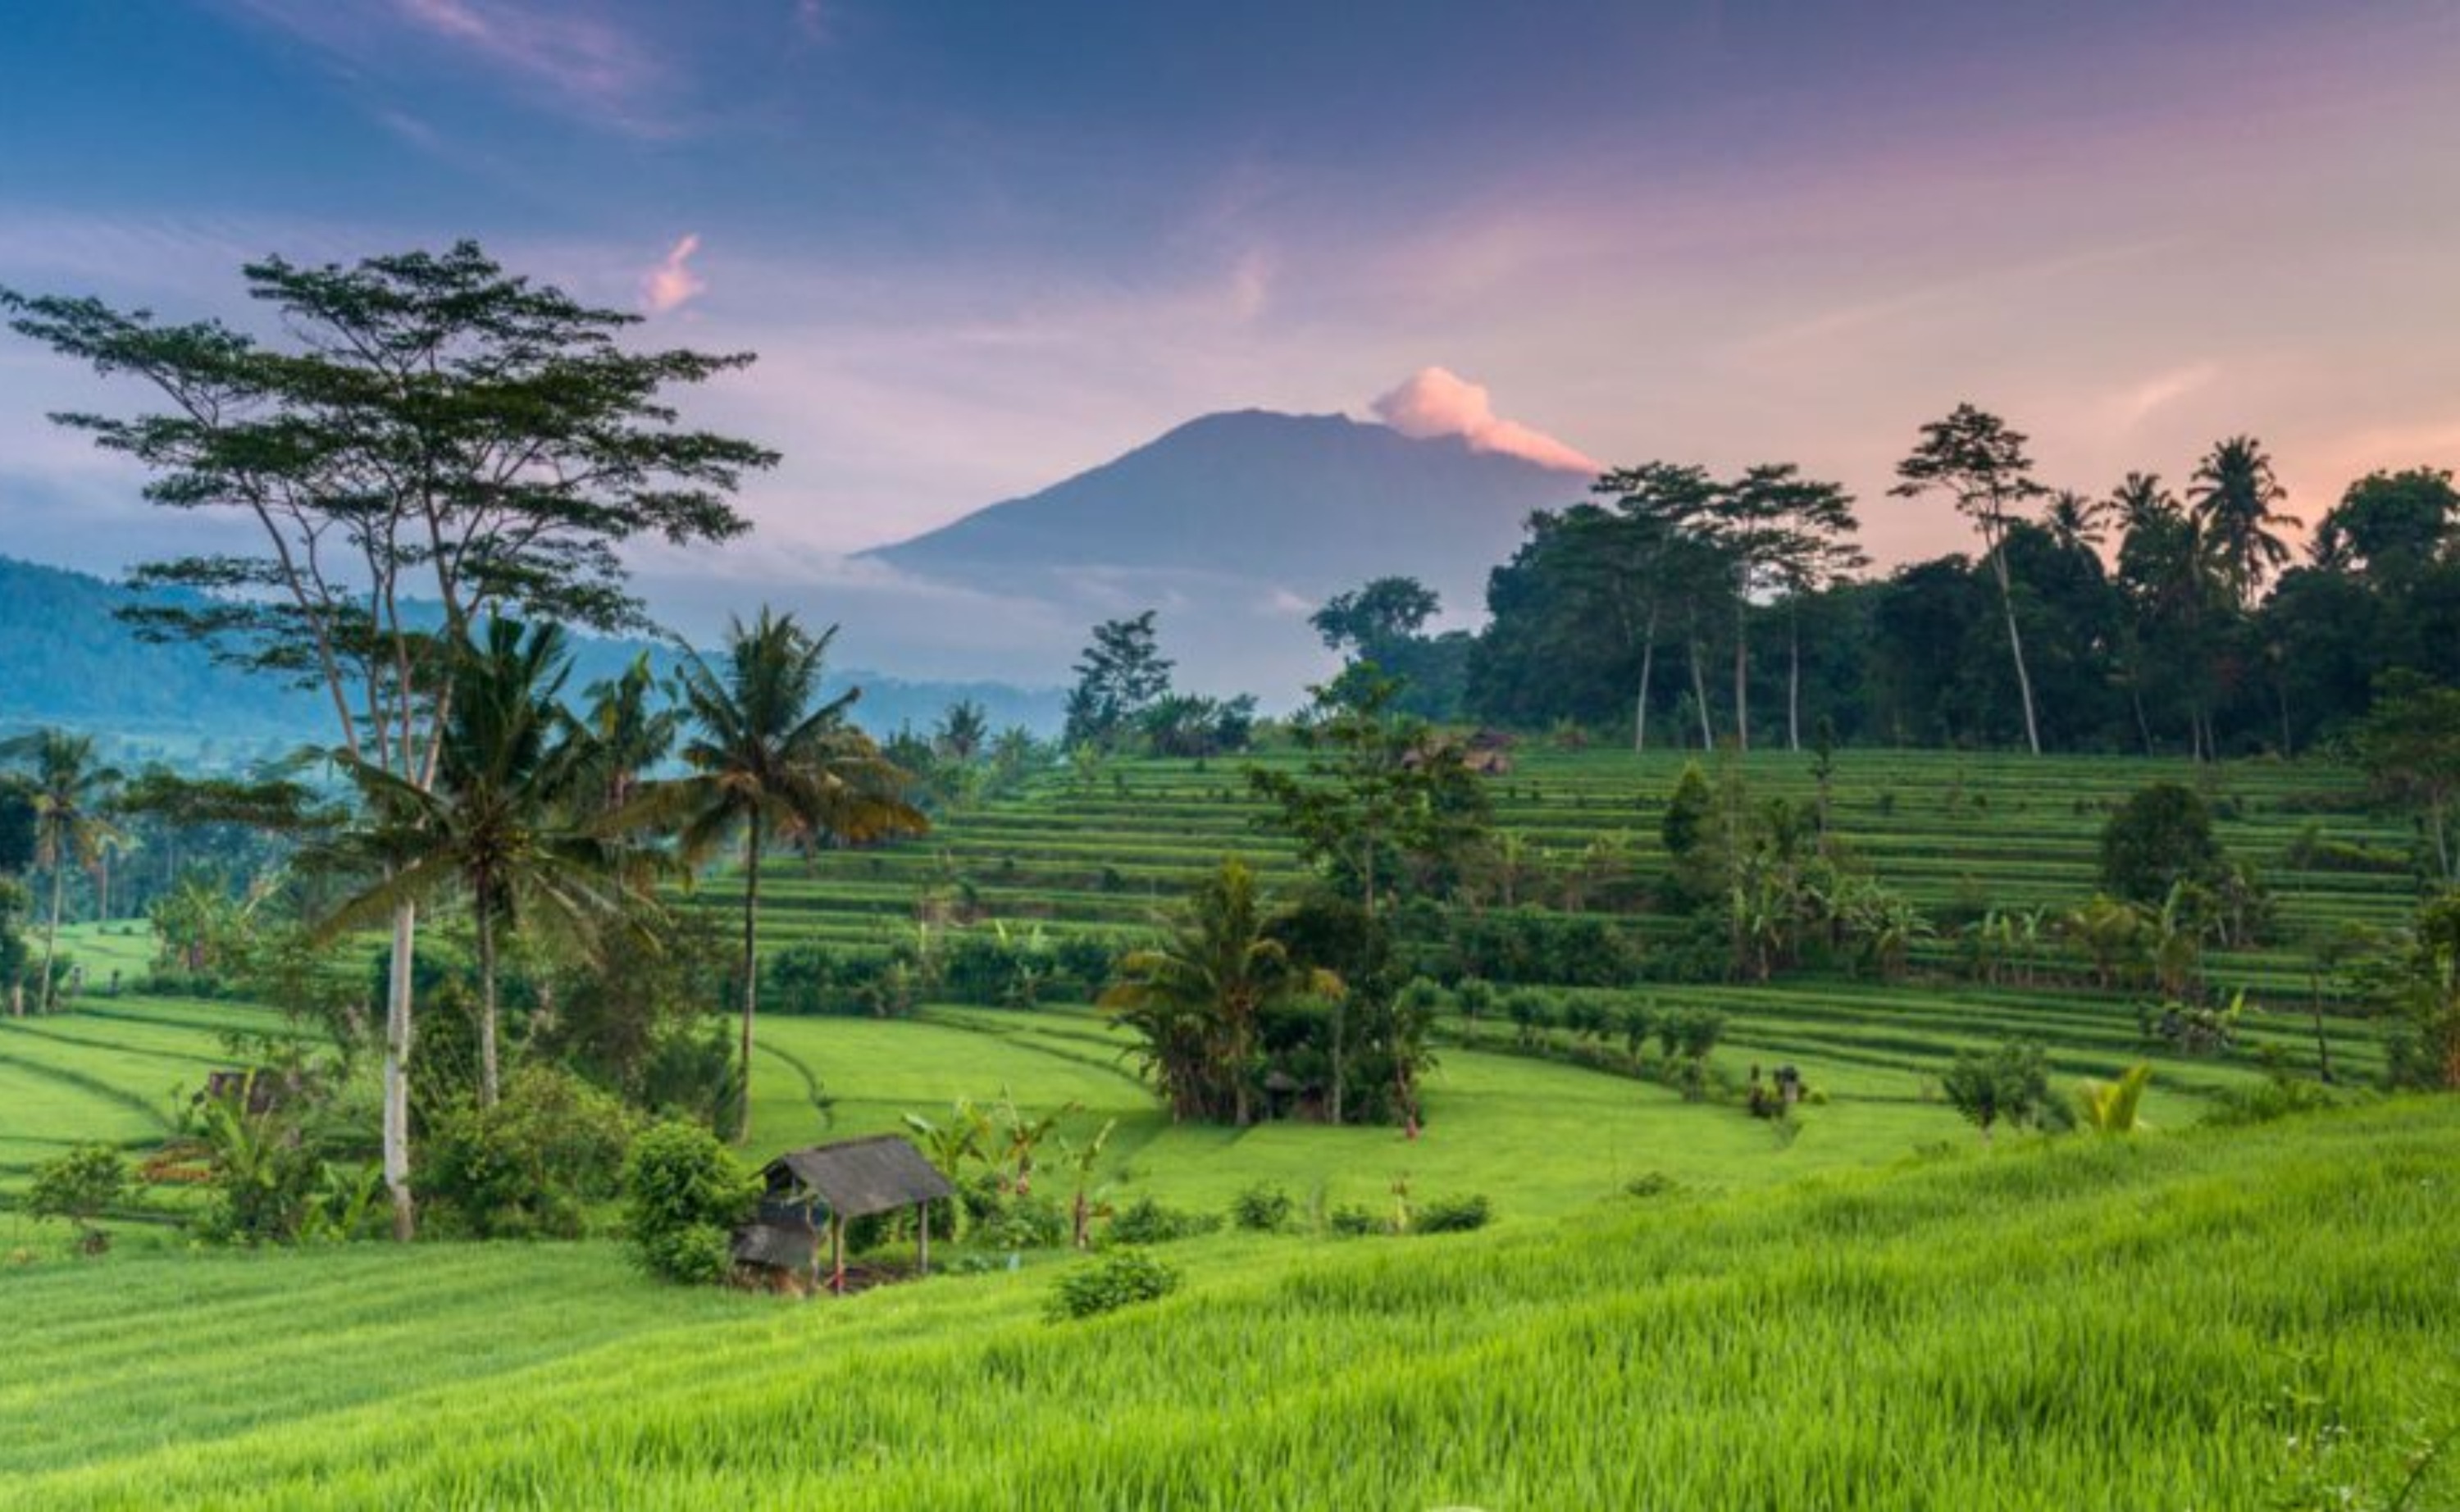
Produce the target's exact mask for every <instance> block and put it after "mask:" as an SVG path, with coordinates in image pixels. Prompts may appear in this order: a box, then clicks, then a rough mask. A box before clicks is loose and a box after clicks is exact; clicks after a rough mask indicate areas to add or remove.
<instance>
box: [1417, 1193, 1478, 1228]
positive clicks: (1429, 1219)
mask: <svg viewBox="0 0 2460 1512" xmlns="http://www.w3.org/2000/svg"><path fill="white" fill-rule="evenodd" d="M1494 1218H1495V1205H1494V1204H1493V1203H1489V1202H1488V1201H1487V1200H1486V1198H1485V1196H1484V1195H1483V1194H1478V1195H1474V1196H1470V1197H1431V1198H1429V1199H1427V1200H1426V1201H1425V1202H1423V1203H1419V1204H1418V1205H1417V1207H1416V1208H1415V1209H1413V1210H1412V1211H1411V1212H1410V1231H1411V1232H1412V1233H1420V1234H1465V1233H1468V1232H1469V1231H1470V1230H1472V1229H1476V1228H1484V1227H1485V1226H1486V1225H1488V1224H1489V1223H1491V1222H1493V1220H1494Z"/></svg>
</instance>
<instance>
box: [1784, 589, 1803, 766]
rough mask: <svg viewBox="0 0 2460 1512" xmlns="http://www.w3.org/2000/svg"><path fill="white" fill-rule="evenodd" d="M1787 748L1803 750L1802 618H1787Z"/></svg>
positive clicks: (1792, 614) (1795, 615) (1792, 615)
mask: <svg viewBox="0 0 2460 1512" xmlns="http://www.w3.org/2000/svg"><path fill="white" fill-rule="evenodd" d="M1785 748H1786V749H1787V750H1788V751H1793V752H1799V751H1800V750H1801V749H1802V616H1801V615H1800V614H1799V613H1798V612H1793V611H1791V610H1789V611H1788V613H1787V614H1786V617H1785Z"/></svg>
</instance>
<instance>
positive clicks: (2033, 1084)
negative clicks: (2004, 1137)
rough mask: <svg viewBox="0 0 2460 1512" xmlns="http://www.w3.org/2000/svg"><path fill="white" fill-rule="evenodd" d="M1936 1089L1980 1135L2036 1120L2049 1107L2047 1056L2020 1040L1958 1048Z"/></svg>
mask: <svg viewBox="0 0 2460 1512" xmlns="http://www.w3.org/2000/svg"><path fill="white" fill-rule="evenodd" d="M1940 1091H1941V1092H1942V1093H1944V1094H1945V1095H1946V1097H1947V1100H1948V1101H1949V1102H1950V1103H1951V1104H1953V1105H1954V1106H1955V1108H1956V1111H1957V1112H1958V1113H1960V1114H1962V1115H1963V1117H1964V1119H1965V1121H1966V1122H1968V1123H1970V1124H1972V1125H1973V1126H1974V1127H1975V1128H1977V1129H1980V1130H1981V1131H1982V1137H1983V1139H1988V1138H1989V1137H1990V1131H1991V1129H1992V1128H1993V1127H1995V1126H1997V1125H1999V1124H2002V1123H2006V1124H2014V1125H2023V1124H2027V1123H2032V1122H2035V1121H2037V1120H2038V1119H2040V1118H2042V1117H2043V1115H2045V1114H2046V1113H2047V1112H2048V1111H2049V1109H2050V1107H2051V1106H2052V1101H2051V1097H2050V1073H2049V1065H2048V1061H2047V1060H2046V1057H2045V1056H2044V1054H2043V1053H2042V1047H2041V1046H2039V1045H2033V1044H2027V1043H2025V1041H2023V1040H2009V1041H2008V1042H2007V1043H2005V1044H2004V1045H2001V1046H1999V1047H1998V1048H1997V1049H1995V1050H1988V1051H1981V1050H1961V1051H1958V1052H1957V1054H1956V1063H1955V1064H1954V1065H1952V1066H1950V1067H1949V1068H1948V1070H1947V1074H1946V1075H1943V1076H1941V1077H1940Z"/></svg>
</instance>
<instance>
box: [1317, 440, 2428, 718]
mask: <svg viewBox="0 0 2460 1512" xmlns="http://www.w3.org/2000/svg"><path fill="white" fill-rule="evenodd" d="M2024 444H2025V437H2023V436H2022V435H2020V434H2018V433H2015V432H2012V431H2008V430H2006V428H2005V427H2004V425H2002V424H2000V423H1999V422H1998V421H1996V420H1995V418H1994V417H1992V416H1989V415H1983V414H1982V413H1981V412H1978V411H1973V410H1971V409H1970V408H1969V407H1968V408H1964V409H1960V410H1959V411H1958V412H1957V413H1956V414H1955V415H1951V416H1950V417H1949V418H1948V419H1946V420H1943V421H1940V422H1939V423H1938V424H1936V425H1934V426H1932V427H1929V428H1928V429H1927V430H1926V431H1925V434H1924V437H1923V441H1922V444H1921V445H1920V446H1919V447H1918V448H1917V449H1916V451H1915V452H1914V453H1913V455H1911V456H1909V457H1908V458H1906V460H1905V462H1904V463H1903V464H1902V465H1901V466H1900V469H1899V476H1900V478H1901V479H1902V481H1901V482H1900V484H1899V486H1898V488H1897V489H1896V490H1895V491H1896V492H1898V493H1900V494H1918V493H1926V492H1931V491H1941V492H1944V493H1946V494H1947V495H1948V496H1949V497H1950V498H1951V499H1952V500H1954V501H1955V502H1956V503H1957V504H1958V506H1959V508H1960V509H1961V510H1962V512H1964V513H1965V514H1966V515H1968V517H1970V518H1972V519H1974V521H1975V522H1976V524H1977V527H1978V530H1979V534H1980V537H1981V549H1980V551H1979V552H1978V553H1973V554H1967V553H1950V554H1947V555H1944V556H1940V557H1937V558H1933V559H1930V560H1927V561H1921V562H1916V563H1911V564H1905V565H1903V566H1900V567H1898V568H1896V569H1895V570H1893V571H1891V572H1889V573H1887V574H1886V575H1884V576H1880V577H1870V576H1865V575H1861V574H1859V573H1857V572H1856V571H1855V568H1856V567H1857V566H1858V565H1859V564H1860V557H1859V553H1858V552H1856V550H1855V549H1854V548H1853V545H1852V531H1853V527H1854V517H1853V513H1852V502H1851V500H1848V499H1847V498H1846V497H1845V496H1844V494H1843V491H1842V490H1841V489H1839V488H1837V487H1835V485H1833V484H1820V483H1814V482H1811V481H1808V480H1806V479H1801V478H1800V477H1799V476H1798V475H1796V474H1794V473H1793V471H1792V469H1790V468H1782V467H1758V468H1753V469H1751V470H1750V471H1749V472H1747V473H1746V474H1744V475H1743V476H1742V477H1740V478H1738V479H1730V480H1721V479H1714V478H1711V477H1709V476H1708V475H1707V474H1706V473H1705V472H1703V471H1702V470H1700V469H1698V468H1695V467H1686V466H1676V465H1672V464H1667V463H1650V464H1647V465H1645V466H1642V467H1635V468H1626V469H1621V470H1618V471H1615V472H1611V473H1608V474H1606V475H1605V476H1603V477H1602V478H1601V479H1599V480H1598V481H1597V483H1596V484H1595V486H1594V487H1593V489H1592V491H1591V492H1592V498H1591V499H1590V500H1587V501H1584V502H1581V503H1578V504H1574V505H1571V506H1568V507H1566V508H1563V509H1560V510H1547V511H1540V512H1538V514H1536V515H1534V516H1532V517H1531V519H1530V521H1529V524H1528V534H1527V538H1526V540H1525V541H1524V542H1523V543H1522V544H1521V546H1520V548H1519V549H1518V550H1517V551H1516V553H1515V554H1514V556H1513V558H1512V560H1511V561H1509V562H1507V563H1505V564H1501V565H1499V566H1497V567H1496V568H1495V571H1494V572H1493V574H1492V575H1491V577H1490V579H1489V584H1488V589H1487V607H1488V610H1489V613H1490V614H1491V616H1492V619H1491V622H1490V624H1489V625H1488V626H1487V628H1485V630H1484V631H1482V632H1481V633H1480V634H1478V635H1477V636H1475V637H1474V638H1473V637H1469V636H1464V635H1459V634H1457V633H1455V634H1453V635H1450V636H1443V637H1431V636H1426V635H1423V634H1421V633H1419V627H1420V626H1421V625H1422V624H1423V623H1424V621H1425V619H1426V618H1427V617H1428V615H1429V613H1430V612H1431V606H1421V605H1411V606H1410V607H1411V609H1412V610H1413V615H1414V617H1408V616H1405V617H1403V618H1401V619H1397V620H1396V619H1393V618H1391V617H1389V616H1388V617H1387V618H1386V619H1384V620H1383V621H1380V622H1378V623H1376V624H1374V625H1372V626H1371V627H1370V628H1368V629H1367V631H1366V632H1365V633H1360V632H1359V631H1358V629H1357V628H1356V627H1354V626H1352V625H1351V624H1350V623H1349V622H1350V620H1351V619H1353V618H1355V616H1354V615H1352V614H1348V613H1335V612H1334V611H1335V610H1342V609H1345V608H1347V607H1354V606H1355V604H1356V603H1357V602H1358V601H1359V600H1360V599H1361V598H1362V597H1374V598H1382V599H1388V600H1394V601H1398V600H1400V599H1402V598H1404V597H1406V596H1404V595H1399V594H1397V593H1396V592H1395V590H1394V589H1393V588H1392V587H1391V586H1369V588H1368V590H1364V591H1363V592H1362V594H1360V595H1347V596H1345V598H1344V599H1343V600H1336V601H1335V603H1334V605H1333V606H1330V607H1327V616H1328V617H1329V619H1330V620H1331V623H1328V624H1326V625H1325V627H1324V628H1325V631H1326V636H1325V638H1326V641H1327V643H1328V644H1332V645H1335V646H1336V647H1337V648H1339V649H1341V650H1346V651H1350V652H1352V653H1354V654H1358V655H1361V656H1365V657H1368V658H1371V659H1374V660H1377V661H1378V662H1379V663H1381V664H1383V665H1386V666H1388V667H1400V666H1406V667H1408V668H1409V669H1410V671H1411V672H1412V674H1413V676H1414V680H1415V681H1416V682H1417V684H1418V686H1417V687H1416V688H1415V690H1414V692H1413V699H1414V701H1415V702H1416V703H1417V704H1418V705H1419V706H1420V707H1422V708H1428V709H1430V710H1431V711H1433V712H1437V713H1443V714H1447V715H1451V716H1455V717H1462V718H1468V719H1474V720H1479V721H1483V722H1486V723H1490V724H1495V725H1504V726H1515V727H1520V728H1544V727H1547V726H1551V725H1556V724H1559V723H1563V722H1567V721H1568V722H1571V723H1575V724H1578V725H1580V726H1583V727H1587V728H1590V729H1603V730H1613V731H1615V732H1617V733H1618V735H1620V737H1622V738H1624V739H1627V740H1629V741H1631V742H1632V743H1633V744H1635V745H1645V744H1647V743H1648V742H1650V741H1656V742H1658V743H1660V744H1664V743H1667V742H1673V743H1677V744H1686V745H1693V746H1701V745H1714V744H1721V743H1726V742H1731V743H1734V744H1738V745H1741V746H1743V747H1745V748H1749V747H1750V746H1752V745H1760V744H1776V743H1780V742H1781V743H1783V744H1784V745H1786V746H1788V747H1789V748H1792V749H1800V748H1802V747H1803V746H1805V745H1806V744H1807V743H1808V742H1809V739H1810V735H1811V732H1812V731H1813V730H1814V729H1816V728H1818V727H1819V726H1820V725H1821V724H1822V723H1823V722H1824V723H1825V724H1826V725H1827V726H1828V727H1829V728H1831V729H1832V730H1833V731H1834V733H1835V735H1836V737H1837V738H1839V739H1840V740H1844V741H1847V742H1855V743H1863V744H1874V745H1943V746H1976V747H1986V746H2003V747H2004V746H2018V747H2022V746H2024V745H2025V744H2027V743H2028V742H2030V743H2032V744H2034V745H2036V746H2038V747H2040V748H2045V749H2056V750H2066V751H2131V752H2142V753H2145V754H2160V753H2180V754H2186V755H2192V756H2202V757H2211V756H2221V755H2230V754H2249V753H2256V752H2262V751H2274V752H2285V753H2294V752H2296V751H2299V750H2301V749H2304V748H2305V747H2307V746H2308V745H2311V744H2313V743H2314V742H2315V741H2317V740H2318V739H2321V738H2324V737H2327V736H2330V735H2335V734H2336V733H2339V732H2341V731H2343V730H2344V729H2346V728H2347V727H2349V725H2350V724H2351V722H2352V721H2353V720H2355V719H2357V718H2358V717H2359V716H2361V715H2363V714H2364V713H2365V712H2366V711H2367V709H2368V707H2369V706H2370V702H2371V699H2372V697H2373V692H2374V690H2375V688H2376V686H2377V683H2378V681H2379V680H2380V679H2382V678H2384V677H2385V676H2386V674H2390V673H2396V672H2404V671H2406V672H2412V673H2415V674H2418V675H2420V676H2423V677H2424V678H2426V679H2427V680H2428V681H2430V682H2433V683H2438V684H2446V685H2449V684H2450V683H2452V682H2455V681H2460V491H2455V489H2454V488H2453V485H2452V481H2451V476H2450V474H2449V473H2448V472H2445V471H2441V470H2437V469H2432V468H2415V469H2411V470H2408V471H2405V472H2398V473H2376V474H2372V475H2369V476H2368V477H2366V478H2364V479H2359V480H2358V481H2357V482H2355V483H2353V484H2351V485H2350V486H2349V488H2348V489H2347V491H2346V492H2345V493H2344V494H2343V497H2342V498H2341V500H2339V501H2338V502H2337V503H2336V504H2335V505H2334V506H2333V507H2332V508H2331V509H2330V510H2329V511H2328V512H2326V513H2325V514H2324V515H2323V516H2322V518H2321V519H2320V520H2316V521H2313V522H2311V524H2312V525H2313V529H2312V531H2311V534H2310V536H2309V539H2308V541H2307V542H2306V544H2305V548H2304V551H2303V553H2302V555H2301V554H2300V553H2296V552H2293V550H2292V548H2291V546H2290V544H2289V542H2288V540H2287V538H2286V536H2285V534H2284V532H2285V530H2286V529H2287V527H2289V526H2290V525H2291V524H2292V523H2293V522H2292V521H2291V520H2290V519H2289V518H2288V517H2286V516H2284V515H2283V514H2281V513H2280V504H2281V502H2282V500H2283V495H2282V491H2281V489H2280V485H2279V484H2278V482H2277V481H2276V480H2275V479H2274V475H2273V468H2272V463H2271V460H2270V458H2268V457H2266V455H2265V454H2264V452H2263V450H2262V448H2261V446H2260V445H2259V443H2258V442H2256V441H2255V440H2254V439H2252V438H2249V437H2233V438H2230V439H2227V440H2224V441H2222V442H2220V443H2218V444H2217V445H2216V446H2215V447H2214V448H2213V449H2212V451H2211V452H2210V453H2209V454H2208V455H2207V456H2205V457H2204V458H2202V460H2201V461H2200V462H2199V464H2198V465H2197V466H2196V467H2195V470H2194V472H2193V474H2192V476H2191V477H2190V479H2188V481H2187V483H2186V485H2185V487H2184V488H2183V489H2177V488H2173V487H2172V486H2171V485H2169V484H2167V483H2165V482H2164V481H2163V480H2162V479H2160V478H2158V477H2155V476H2153V475H2150V474H2141V473H2135V474H2130V475H2128V477H2127V478H2126V479H2123V480H2121V481H2120V482H2119V483H2118V484H2117V485H2116V486H2115V487H2114V488H2112V489H2110V491H2109V492H2108V493H2107V494H2104V495H2099V496H2092V495H2085V494H2080V493H2072V492H2061V493H2052V492H2050V491H2048V490H2047V489H2046V488H2045V487H2044V486H2043V485H2041V484H2040V483H2038V482H2037V481H2035V480H2034V479H2033V478H2032V474H2031V469H2030V463H2029V460H2028V459H2027V458H2025V455H2024ZM1763 689H1766V690H1770V692H1765V693H1763V692H1760V691H1761V690H1763Z"/></svg>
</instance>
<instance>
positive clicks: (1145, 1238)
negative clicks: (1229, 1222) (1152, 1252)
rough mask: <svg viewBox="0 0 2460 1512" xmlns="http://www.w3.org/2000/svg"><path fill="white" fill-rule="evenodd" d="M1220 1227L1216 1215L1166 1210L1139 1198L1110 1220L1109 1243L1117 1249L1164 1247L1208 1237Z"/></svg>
mask: <svg viewBox="0 0 2460 1512" xmlns="http://www.w3.org/2000/svg"><path fill="white" fill-rule="evenodd" d="M1220 1226H1221V1220H1220V1218H1219V1217H1218V1216H1216V1215H1215V1214H1212V1213H1191V1212H1185V1211H1182V1210H1181V1209H1179V1208H1176V1207H1164V1206H1163V1205H1162V1204H1161V1203H1157V1202H1156V1201H1154V1200H1153V1199H1152V1198H1151V1197H1139V1198H1137V1199H1136V1200H1135V1202H1133V1203H1129V1204H1128V1205H1127V1206H1125V1207H1123V1208H1121V1209H1119V1211H1118V1214H1117V1216H1116V1217H1114V1218H1113V1219H1112V1220H1111V1229H1110V1235H1109V1239H1110V1242H1111V1243H1113V1244H1117V1245H1161V1244H1168V1243H1169V1242H1170V1241H1172V1240H1174V1239H1193V1238H1195V1237H1196V1236H1197V1235H1198V1234H1209V1233H1211V1232H1213V1231H1214V1230H1215V1229H1217V1228H1219V1227H1220Z"/></svg>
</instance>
